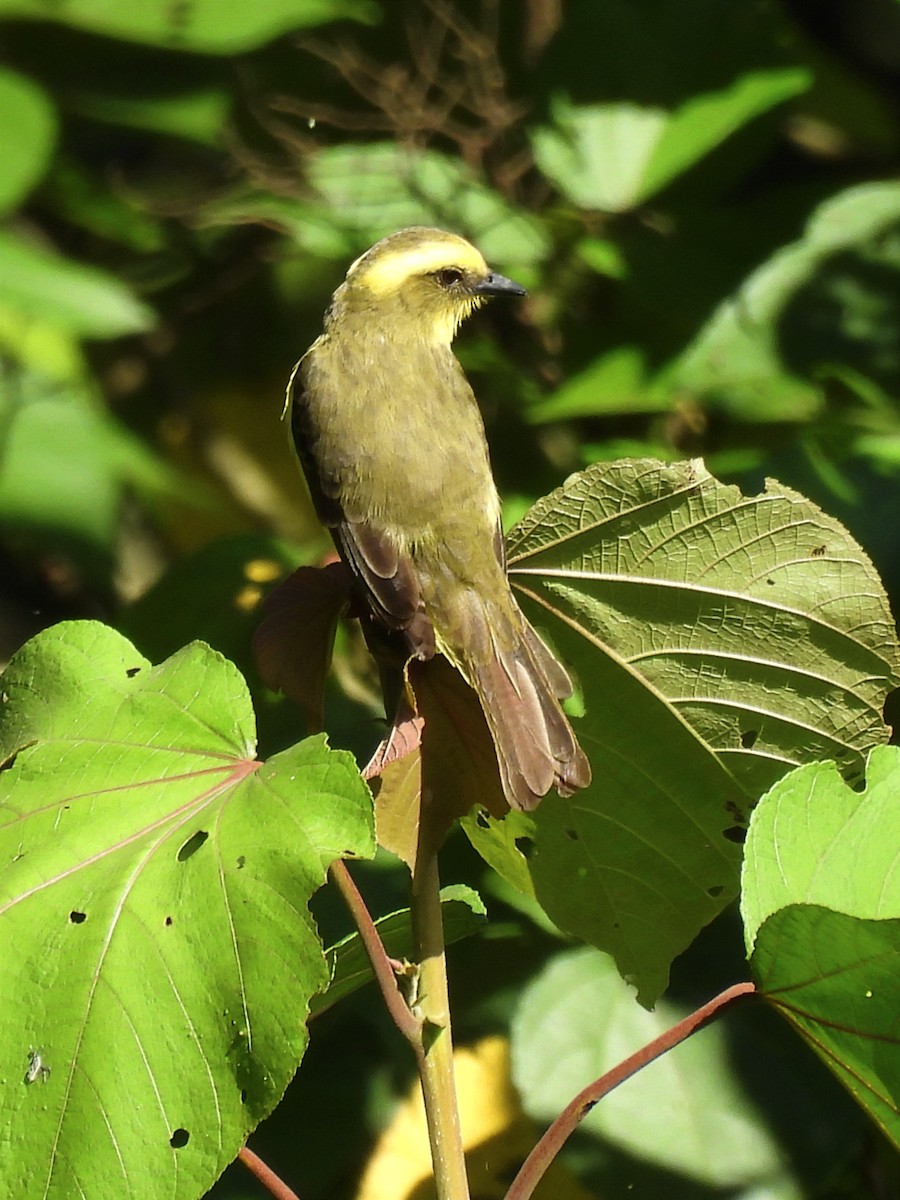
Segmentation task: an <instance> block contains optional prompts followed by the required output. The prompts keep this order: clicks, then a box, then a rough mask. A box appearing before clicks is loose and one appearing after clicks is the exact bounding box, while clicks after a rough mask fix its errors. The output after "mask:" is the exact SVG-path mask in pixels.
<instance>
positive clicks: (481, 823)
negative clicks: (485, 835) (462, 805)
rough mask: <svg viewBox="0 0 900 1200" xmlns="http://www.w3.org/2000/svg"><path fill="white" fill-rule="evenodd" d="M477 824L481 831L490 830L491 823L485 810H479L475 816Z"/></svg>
mask: <svg viewBox="0 0 900 1200" xmlns="http://www.w3.org/2000/svg"><path fill="white" fill-rule="evenodd" d="M475 824H476V825H477V826H478V828H479V829H490V827H491V822H490V819H489V818H488V815H487V813H486V812H485V811H484V809H483V808H479V810H478V812H477V813H476V814H475Z"/></svg>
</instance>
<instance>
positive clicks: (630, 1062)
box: [505, 983, 756, 1200]
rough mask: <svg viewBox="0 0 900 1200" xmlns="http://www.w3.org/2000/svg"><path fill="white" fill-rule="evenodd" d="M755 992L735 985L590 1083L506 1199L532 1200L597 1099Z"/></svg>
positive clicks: (565, 1111)
mask: <svg viewBox="0 0 900 1200" xmlns="http://www.w3.org/2000/svg"><path fill="white" fill-rule="evenodd" d="M755 992H756V987H755V986H754V985H753V984H752V983H736V984H734V986H733V987H730V988H726V989H725V991H724V992H720V993H719V995H718V996H716V997H715V998H714V999H713V1000H710V1001H709V1003H708V1004H704V1005H703V1007H702V1008H698V1009H697V1010H696V1012H692V1013H691V1014H690V1016H687V1017H685V1018H684V1020H683V1021H679V1022H678V1024H677V1025H673V1026H672V1028H671V1029H668V1030H666V1032H665V1033H662V1034H660V1036H659V1037H658V1038H654V1039H653V1041H652V1042H648V1043H647V1045H646V1046H644V1047H643V1048H642V1049H640V1050H638V1051H637V1052H636V1053H634V1054H632V1055H629V1057H628V1058H626V1059H624V1060H623V1061H622V1062H620V1063H619V1064H618V1066H615V1067H613V1069H612V1070H611V1071H607V1072H606V1074H605V1075H601V1076H600V1078H599V1079H595V1080H594V1082H593V1083H591V1084H588V1086H587V1087H586V1088H585V1089H584V1090H583V1091H581V1092H579V1093H578V1095H577V1096H576V1097H575V1099H574V1100H572V1101H571V1102H570V1103H569V1104H567V1105H566V1107H565V1108H564V1109H563V1111H562V1112H561V1113H560V1114H559V1116H558V1117H557V1118H556V1120H555V1121H554V1122H553V1124H552V1125H551V1126H550V1128H549V1129H548V1130H547V1132H546V1133H545V1134H544V1136H543V1137H542V1138H541V1140H540V1141H539V1142H538V1144H537V1145H536V1146H535V1148H534V1149H533V1150H532V1152H531V1153H530V1154H529V1155H528V1157H527V1158H526V1159H525V1162H524V1163H523V1164H522V1169H521V1170H520V1171H519V1173H518V1175H517V1176H516V1178H515V1179H514V1180H513V1183H512V1186H511V1187H510V1189H509V1191H508V1192H507V1193H506V1197H505V1200H529V1197H530V1196H531V1195H532V1194H533V1192H534V1189H535V1188H536V1187H537V1185H538V1183H539V1182H540V1179H541V1177H542V1175H543V1174H544V1172H545V1171H546V1170H547V1168H548V1167H549V1166H550V1164H551V1163H552V1162H553V1160H554V1158H556V1156H557V1154H558V1153H559V1151H560V1150H561V1149H562V1147H563V1145H564V1143H565V1142H566V1140H567V1139H568V1138H569V1136H570V1135H571V1134H572V1133H573V1132H574V1131H575V1129H576V1128H577V1126H578V1125H579V1124H580V1122H581V1121H583V1120H584V1118H585V1117H586V1116H587V1114H588V1113H589V1112H590V1111H591V1109H592V1108H593V1107H594V1105H595V1104H596V1103H597V1101H598V1100H602V1099H603V1097H604V1096H607V1095H609V1093H610V1092H611V1091H612V1090H613V1088H617V1087H618V1086H619V1084H620V1083H624V1082H625V1080H626V1079H630V1078H631V1076H632V1075H636V1074H637V1072H638V1071H640V1070H641V1068H642V1067H646V1066H647V1064H648V1063H651V1062H653V1061H654V1060H655V1059H657V1058H659V1057H660V1056H661V1055H663V1054H665V1053H666V1052H667V1051H668V1050H671V1049H672V1048H673V1047H675V1046H677V1045H678V1044H679V1043H680V1042H683V1041H684V1040H685V1038H688V1037H690V1036H691V1034H692V1033H696V1031H697V1030H698V1029H699V1028H700V1027H701V1026H702V1025H705V1024H706V1023H707V1021H710V1020H711V1019H712V1018H713V1017H715V1016H716V1015H718V1013H719V1012H720V1011H721V1009H723V1008H724V1007H725V1006H726V1005H728V1004H732V1003H734V1001H735V1000H738V999H740V998H741V997H743V996H752V995H754V994H755Z"/></svg>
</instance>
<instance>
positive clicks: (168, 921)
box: [165, 917, 172, 925]
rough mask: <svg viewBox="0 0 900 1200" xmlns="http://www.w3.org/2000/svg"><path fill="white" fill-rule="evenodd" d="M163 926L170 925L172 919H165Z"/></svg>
mask: <svg viewBox="0 0 900 1200" xmlns="http://www.w3.org/2000/svg"><path fill="white" fill-rule="evenodd" d="M165 924H166V925H171V924H172V918H171V917H166V920H165Z"/></svg>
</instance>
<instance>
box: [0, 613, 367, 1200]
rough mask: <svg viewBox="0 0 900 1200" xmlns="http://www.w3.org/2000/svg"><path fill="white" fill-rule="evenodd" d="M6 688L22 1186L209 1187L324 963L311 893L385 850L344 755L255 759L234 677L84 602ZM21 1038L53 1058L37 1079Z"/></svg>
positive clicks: (14, 1132)
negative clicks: (135, 643) (337, 865)
mask: <svg viewBox="0 0 900 1200" xmlns="http://www.w3.org/2000/svg"><path fill="white" fill-rule="evenodd" d="M4 688H5V691H4V703H3V705H2V707H0V721H2V724H0V759H2V760H4V761H5V763H6V770H4V771H3V772H2V774H0V795H2V803H0V822H2V823H0V861H2V862H3V864H4V866H3V871H2V875H0V878H2V884H0V952H2V958H3V961H4V963H5V967H4V971H3V973H2V980H0V992H2V996H0V1042H2V1054H3V1060H4V1062H6V1063H8V1064H10V1065H11V1066H10V1071H11V1072H13V1073H15V1074H19V1073H18V1068H17V1067H15V1066H14V1064H17V1063H19V1062H21V1063H22V1071H21V1076H20V1078H19V1080H17V1081H16V1082H12V1080H11V1078H8V1083H9V1086H7V1087H6V1088H4V1089H3V1095H2V1098H0V1110H2V1121H3V1127H4V1129H5V1130H6V1136H5V1137H4V1139H3V1145H2V1148H0V1175H2V1177H3V1179H4V1180H5V1181H6V1183H7V1187H8V1188H9V1190H10V1192H11V1193H15V1194H19V1195H26V1194H29V1195H30V1194H32V1193H33V1192H34V1191H35V1189H36V1188H39V1189H40V1194H41V1195H42V1196H46V1197H48V1200H49V1198H52V1197H60V1198H61V1200H62V1198H63V1197H65V1198H68V1197H70V1196H72V1195H73V1194H76V1193H77V1192H80V1191H82V1190H83V1188H82V1185H83V1182H84V1181H85V1180H86V1179H90V1180H91V1181H92V1185H91V1195H92V1196H95V1197H97V1198H98V1200H102V1198H103V1197H106V1196H109V1197H113V1196H115V1197H119V1196H121V1195H122V1191H123V1188H124V1189H125V1190H127V1191H131V1190H133V1188H132V1183H133V1181H134V1180H135V1179H140V1180H141V1184H140V1188H141V1194H142V1195H144V1196H147V1197H153V1196H160V1197H161V1196H166V1197H182V1196H183V1197H191V1198H193V1197H196V1196H197V1195H198V1194H200V1193H202V1192H204V1191H205V1190H206V1189H207V1188H209V1187H210V1186H211V1184H212V1182H213V1181H214V1179H215V1178H216V1177H217V1176H218V1175H219V1174H220V1172H221V1171H222V1170H223V1168H224V1167H225V1165H226V1164H227V1163H228V1162H230V1161H231V1160H232V1159H233V1158H234V1156H235V1154H236V1153H237V1151H238V1149H239V1147H240V1146H241V1145H242V1144H243V1143H244V1141H245V1139H246V1136H247V1133H248V1132H249V1130H250V1129H252V1128H253V1127H254V1126H255V1125H256V1123H257V1122H258V1121H259V1120H261V1119H262V1117H263V1116H265V1115H266V1114H267V1113H268V1112H270V1111H271V1110H272V1108H274V1106H275V1105H276V1104H277V1103H278V1101H279V1100H280V1098H281V1096H282V1094H283V1092H284V1089H285V1087H286V1086H287V1083H288V1082H289V1080H290V1078H291V1076H292V1075H293V1073H294V1071H295V1069H296V1066H297V1063H298V1061H299V1059H300V1056H301V1055H302V1053H303V1049H304V1047H305V1044H306V1033H305V1028H304V1021H305V1017H306V1012H307V1006H308V1004H309V1000H310V998H311V996H312V995H313V994H314V993H315V992H317V991H319V990H321V989H322V988H323V987H324V986H325V985H326V984H327V979H328V974H327V969H326V963H325V959H324V955H323V953H322V949H321V946H320V944H319V941H318V938H317V936H316V932H315V928H314V926H313V923H312V919H311V917H310V915H309V912H308V909H307V904H308V901H309V898H310V897H311V895H312V894H313V892H314V891H316V889H317V888H319V887H320V886H321V884H322V882H323V880H324V874H325V870H326V868H327V866H328V865H329V863H330V862H332V861H333V860H334V859H335V858H336V857H338V856H340V855H348V854H350V855H352V854H357V855H359V854H364V855H367V854H370V853H371V852H372V849H373V843H372V831H371V801H370V799H369V796H368V793H367V790H366V788H365V786H364V784H363V783H362V782H361V780H360V778H359V774H358V772H357V770H356V767H355V765H354V763H353V761H352V759H351V757H350V756H349V755H347V754H344V753H340V752H333V751H329V750H328V749H327V747H326V745H325V743H324V740H323V739H321V738H316V739H309V740H307V741H305V742H303V743H301V744H300V745H298V746H295V747H292V748H291V749H289V750H287V751H285V752H284V753H283V754H279V755H276V756H275V757H273V758H272V759H270V760H269V761H268V762H260V761H257V760H256V759H255V758H254V757H253V750H254V727H253V714H252V711H251V709H250V705H249V699H248V697H247V693H246V688H245V685H244V682H243V680H242V679H241V677H240V676H239V675H238V673H237V671H236V670H235V669H234V668H233V667H232V666H231V664H229V663H228V662H227V661H226V660H224V659H223V658H221V656H219V655H218V654H215V653H214V652H212V651H210V650H209V649H208V648H206V647H203V646H202V645H199V644H195V645H193V646H189V647H187V648H186V649H185V650H183V651H181V652H179V653H178V654H176V655H174V656H173V657H172V658H170V659H169V660H168V661H167V662H165V663H163V664H162V665H161V666H159V667H151V666H150V665H149V664H148V663H147V662H146V661H145V660H144V659H142V658H141V656H140V655H139V654H138V653H137V652H136V651H135V650H134V649H133V647H131V646H130V645H129V643H128V642H127V641H125V640H124V639H123V638H122V637H120V636H119V635H118V634H116V633H114V632H113V631H112V630H109V629H107V628H104V627H103V626H100V625H96V624H93V623H87V622H85V623H78V624H65V625H61V626H56V627H55V628H53V629H51V630H49V631H47V632H46V633H44V634H42V635H40V636H39V637H38V638H36V639H34V640H33V641H32V642H30V643H28V644H27V645H26V646H25V647H24V648H23V649H22V650H21V651H20V652H19V654H18V655H17V656H16V657H15V659H14V660H13V662H12V663H11V665H10V667H9V669H8V671H7V673H6V676H5V678H4ZM29 1047H33V1048H35V1049H36V1050H37V1051H38V1052H39V1053H40V1054H41V1056H42V1059H43V1060H44V1061H45V1062H46V1064H47V1065H48V1066H49V1067H50V1068H51V1074H50V1076H49V1078H48V1079H47V1080H46V1082H45V1083H43V1084H41V1085H40V1086H39V1087H35V1086H34V1085H33V1084H29V1083H27V1082H26V1080H25V1069H26V1066H27V1055H28V1052H29Z"/></svg>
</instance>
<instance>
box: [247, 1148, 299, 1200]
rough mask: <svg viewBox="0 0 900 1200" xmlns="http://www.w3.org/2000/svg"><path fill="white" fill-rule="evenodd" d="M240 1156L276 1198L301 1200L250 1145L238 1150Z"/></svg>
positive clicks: (279, 1199)
mask: <svg viewBox="0 0 900 1200" xmlns="http://www.w3.org/2000/svg"><path fill="white" fill-rule="evenodd" d="M238 1158H239V1159H240V1160H241V1162H242V1163H243V1164H244V1166H245V1167H246V1168H247V1170H248V1171H249V1172H250V1173H251V1175H255V1176H256V1178H257V1179H258V1180H259V1182H260V1183H261V1184H262V1185H263V1187H264V1188H267V1189H268V1190H269V1191H270V1192H271V1193H272V1195H273V1196H274V1197H275V1200H300V1197H299V1196H298V1195H297V1193H296V1192H293V1191H291V1189H290V1188H289V1187H288V1185H287V1184H286V1183H285V1182H284V1180H283V1179H280V1178H279V1177H278V1176H277V1175H276V1174H275V1172H274V1171H273V1170H272V1168H271V1167H269V1166H266V1164H265V1163H264V1162H263V1160H262V1159H261V1158H260V1157H259V1155H258V1154H254V1153H253V1151H252V1150H251V1149H250V1147H249V1146H245V1147H244V1148H243V1150H239V1151H238Z"/></svg>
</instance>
